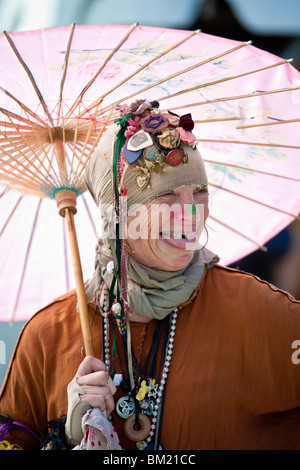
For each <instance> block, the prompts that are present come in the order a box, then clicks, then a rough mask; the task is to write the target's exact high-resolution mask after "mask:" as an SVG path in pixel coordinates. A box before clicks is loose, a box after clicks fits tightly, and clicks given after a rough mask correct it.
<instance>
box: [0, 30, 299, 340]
mask: <svg viewBox="0 0 300 470" xmlns="http://www.w3.org/2000/svg"><path fill="white" fill-rule="evenodd" d="M0 53H1V75H0V92H1V93H0V184H1V185H2V186H3V187H4V188H7V189H9V192H12V191H13V192H20V193H22V194H24V195H26V196H24V198H25V197H29V195H30V196H34V197H38V198H42V199H45V198H50V199H56V201H57V202H58V205H59V212H60V214H61V215H63V216H64V217H65V218H66V219H67V221H68V223H67V228H68V227H72V230H71V232H72V233H73V235H75V236H74V237H73V238H70V246H71V247H72V249H71V252H72V253H73V265H74V256H75V255H74V252H76V256H75V257H76V263H75V264H76V266H77V267H76V268H75V271H76V272H77V273H79V275H78V276H75V277H77V281H76V289H77V294H78V299H79V305H80V308H81V310H82V312H83V313H82V318H85V317H86V307H85V304H86V302H85V298H84V289H83V282H84V281H83V275H82V269H81V263H80V256H79V249H78V243H77V239H76V232H75V225H74V221H73V215H74V213H75V211H76V208H75V206H76V200H77V198H78V200H79V199H80V198H81V197H82V196H81V194H82V193H84V191H85V187H84V182H83V181H84V169H85V166H86V163H87V161H88V160H89V158H90V156H91V154H92V152H93V150H94V149H95V147H96V145H97V143H98V141H99V139H100V137H101V135H102V133H103V132H104V130H105V129H106V127H107V126H108V125H109V124H110V123H111V122H112V121H113V119H114V117H117V115H116V112H115V108H116V106H117V105H122V104H124V103H127V104H129V103H130V102H132V101H134V100H136V99H139V98H146V99H147V100H149V101H153V100H157V101H159V103H160V108H161V109H163V110H165V111H172V112H174V113H177V114H179V115H184V114H187V113H192V117H193V120H194V122H195V128H194V130H193V133H194V134H195V135H196V138H197V142H198V148H199V149H200V152H201V153H202V155H203V158H204V160H205V162H206V167H207V173H208V179H209V185H210V187H209V189H210V217H209V219H208V221H207V229H208V243H207V247H208V248H209V249H211V250H212V251H214V252H216V253H218V254H219V256H220V258H221V262H222V263H223V264H229V263H232V262H234V261H235V260H238V259H240V258H241V257H243V256H245V255H247V254H249V253H251V252H252V251H254V250H256V249H257V248H261V249H264V244H265V243H266V242H267V241H268V240H269V239H270V238H271V237H273V236H274V235H275V234H276V233H278V232H279V231H280V230H282V229H283V228H284V227H286V226H287V225H288V224H290V223H291V222H292V221H293V220H294V219H295V217H297V216H298V214H299V208H300V191H299V181H300V160H299V149H300V132H299V121H300V112H299V102H300V73H299V72H298V71H297V70H296V69H295V68H293V66H292V65H291V64H290V61H289V60H285V59H280V58H278V57H276V56H274V55H272V54H270V53H268V52H265V51H262V50H259V49H257V48H255V47H254V46H252V45H251V43H248V42H247V43H242V42H238V41H233V40H229V39H224V38H221V37H216V36H211V35H208V34H204V33H202V32H199V31H193V32H191V31H181V30H173V29H166V28H155V27H148V26H147V27H146V26H139V25H131V26H129V25H98V26H75V25H72V26H71V27H62V28H53V29H47V30H39V31H31V32H22V33H9V34H8V33H4V34H2V35H1V36H0ZM61 195H63V196H65V195H67V196H68V198H67V202H66V203H64V202H61V201H60V199H61V198H60V196H61ZM7 196H8V195H7ZM69 196H71V197H70V198H69ZM3 201H4V199H3ZM47 202H48V201H47ZM49 202H50V203H51V200H49ZM0 204H1V201H0ZM52 204H53V202H52ZM61 204H63V205H62V206H61ZM54 207H56V206H55V203H54ZM0 208H1V220H3V219H4V218H3V216H2V213H3V212H2V211H3V210H4V209H3V206H2V207H1V206H0ZM78 212H79V210H78ZM77 217H79V216H78V215H77ZM96 218H97V216H96ZM8 219H9V220H10V221H11V222H10V223H9V224H7V227H9V225H10V224H11V226H12V227H13V218H11V217H10V216H9V215H8V214H7V218H6V220H8ZM78 222H79V220H78ZM80 224H83V225H84V224H85V222H80ZM16 227H17V226H16ZM82 228H83V230H84V227H82ZM5 231H6V228H5V227H4V226H3V225H2V228H1V239H2V237H3V236H4V234H5ZM16 231H17V232H18V233H16V235H17V236H18V240H19V241H18V244H17V242H16V243H14V244H13V246H12V248H11V250H12V251H13V250H19V249H20V248H19V247H20V246H21V244H22V236H21V235H22V234H20V233H19V229H16ZM53 237H54V236H53ZM205 241H206V240H205V239H204V241H203V242H205ZM51 243H52V244H54V245H55V244H56V242H51V240H49V244H51ZM84 244H85V241H83V242H81V243H80V244H79V246H80V249H82V248H83V245H84ZM89 248H90V250H91V252H93V246H90V247H89ZM41 249H42V251H43V248H41ZM0 250H1V256H2V254H3V252H4V250H5V252H6V253H7V257H8V258H7V260H8V261H7V263H8V262H9V256H10V255H9V253H10V250H8V248H7V244H3V245H2V240H1V242H0ZM21 251H22V250H21V249H20V253H21ZM38 256H39V255H38ZM53 256H54V255H53ZM84 256H85V255H84ZM11 259H12V261H13V260H14V256H13V255H12V256H11ZM41 259H42V258H41ZM7 266H8V264H7ZM11 270H12V272H15V270H16V265H14V264H13V263H12V266H11ZM40 270H41V273H42V272H47V270H48V268H47V265H46V264H44V263H42V262H41V263H40ZM25 272H26V276H28V277H29V279H30V277H31V276H32V274H31V273H30V271H29V270H25V271H24V273H25ZM48 272H49V273H50V272H51V271H50V269H49V271H48ZM0 275H1V278H0V284H1V285H2V286H4V288H2V290H1V293H2V294H1V304H2V305H3V306H4V307H3V310H2V313H1V319H2V320H3V319H9V318H10V315H11V305H12V304H16V303H17V304H18V305H20V301H19V300H17V299H14V300H12V299H11V298H10V295H11V294H10V292H9V289H8V283H7V279H8V275H7V271H4V270H2V271H1V274H0ZM41 277H42V275H41ZM12 283H14V281H12ZM38 291H39V286H38V283H35V285H34V286H32V294H33V295H32V297H33V298H35V294H36V292H38ZM80 299H81V300H80ZM33 304H34V302H33ZM20 308H22V302H21V307H20ZM34 308H35V307H34ZM26 309H27V312H28V316H29V315H30V314H32V313H33V311H34V309H32V310H31V308H30V303H28V304H26ZM84 322H85V324H86V327H85V328H84V329H86V330H88V325H87V323H86V320H83V323H84ZM84 334H85V333H84Z"/></svg>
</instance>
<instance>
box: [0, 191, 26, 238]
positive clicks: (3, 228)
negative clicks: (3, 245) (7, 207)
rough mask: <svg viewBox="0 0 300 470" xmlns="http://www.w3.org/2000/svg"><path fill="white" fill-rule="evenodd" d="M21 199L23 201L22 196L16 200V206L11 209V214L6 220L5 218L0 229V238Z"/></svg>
mask: <svg viewBox="0 0 300 470" xmlns="http://www.w3.org/2000/svg"><path fill="white" fill-rule="evenodd" d="M22 199H23V195H22V196H20V197H19V199H18V200H17V202H16V204H15V205H14V207H13V209H12V211H11V213H10V214H9V216H8V218H7V220H6V222H5V224H4V225H3V227H2V229H1V232H0V237H1V236H2V235H3V233H4V231H5V229H6V227H7V226H8V223H9V222H10V220H11V218H12V216H13V215H14V213H15V211H16V210H17V208H18V206H19V204H20V202H21V201H22Z"/></svg>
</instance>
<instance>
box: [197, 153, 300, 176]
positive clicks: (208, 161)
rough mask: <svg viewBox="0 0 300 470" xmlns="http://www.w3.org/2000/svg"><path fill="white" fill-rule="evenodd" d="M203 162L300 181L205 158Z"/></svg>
mask: <svg viewBox="0 0 300 470" xmlns="http://www.w3.org/2000/svg"><path fill="white" fill-rule="evenodd" d="M203 161H204V162H206V163H213V164H214V165H220V166H226V167H227V166H229V167H232V168H237V169H239V170H245V171H250V172H251V171H253V172H254V173H261V174H262V175H267V176H274V177H276V178H283V179H287V180H291V181H300V179H299V178H292V177H291V176H284V175H278V174H276V173H269V172H267V171H262V170H257V169H254V168H249V167H246V166H241V165H235V164H233V163H226V162H217V161H214V160H207V159H206V158H204V159H203Z"/></svg>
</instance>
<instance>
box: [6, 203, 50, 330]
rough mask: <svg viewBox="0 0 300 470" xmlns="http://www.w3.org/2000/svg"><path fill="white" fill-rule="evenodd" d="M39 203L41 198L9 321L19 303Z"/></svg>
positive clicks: (13, 316)
mask: <svg viewBox="0 0 300 470" xmlns="http://www.w3.org/2000/svg"><path fill="white" fill-rule="evenodd" d="M41 203H42V199H40V200H39V203H38V207H37V211H36V213H35V217H34V221H33V225H32V229H31V233H30V238H29V242H28V246H27V250H26V255H25V259H24V263H23V268H22V273H21V277H20V281H19V285H18V290H17V295H16V300H15V304H14V307H13V311H12V315H11V319H10V323H13V322H14V318H15V315H16V311H17V307H18V304H19V301H20V294H21V290H22V286H23V281H24V275H25V271H26V268H27V263H28V258H29V253H30V248H31V245H32V240H33V236H34V232H35V228H36V224H37V219H38V215H39V212H40V208H41Z"/></svg>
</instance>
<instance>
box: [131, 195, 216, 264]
mask: <svg viewBox="0 0 300 470" xmlns="http://www.w3.org/2000/svg"><path fill="white" fill-rule="evenodd" d="M207 216H208V192H207V190H203V189H199V187H197V186H183V187H181V188H177V189H174V190H170V191H167V192H164V193H161V194H160V195H159V196H158V197H156V198H155V199H153V200H152V201H151V202H149V203H147V204H145V205H139V206H136V208H131V209H130V211H129V214H128V216H127V233H126V243H125V246H126V247H127V251H128V253H129V254H130V255H131V256H132V257H133V258H134V259H135V260H136V261H137V262H138V263H139V264H142V265H144V266H147V267H150V268H156V269H160V270H164V271H177V270H179V269H182V268H184V267H186V266H187V265H188V264H189V263H190V261H191V260H192V258H193V255H194V252H195V251H196V250H199V249H200V248H201V246H200V243H199V238H200V235H201V232H202V230H203V228H204V224H205V221H206V219H207Z"/></svg>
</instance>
